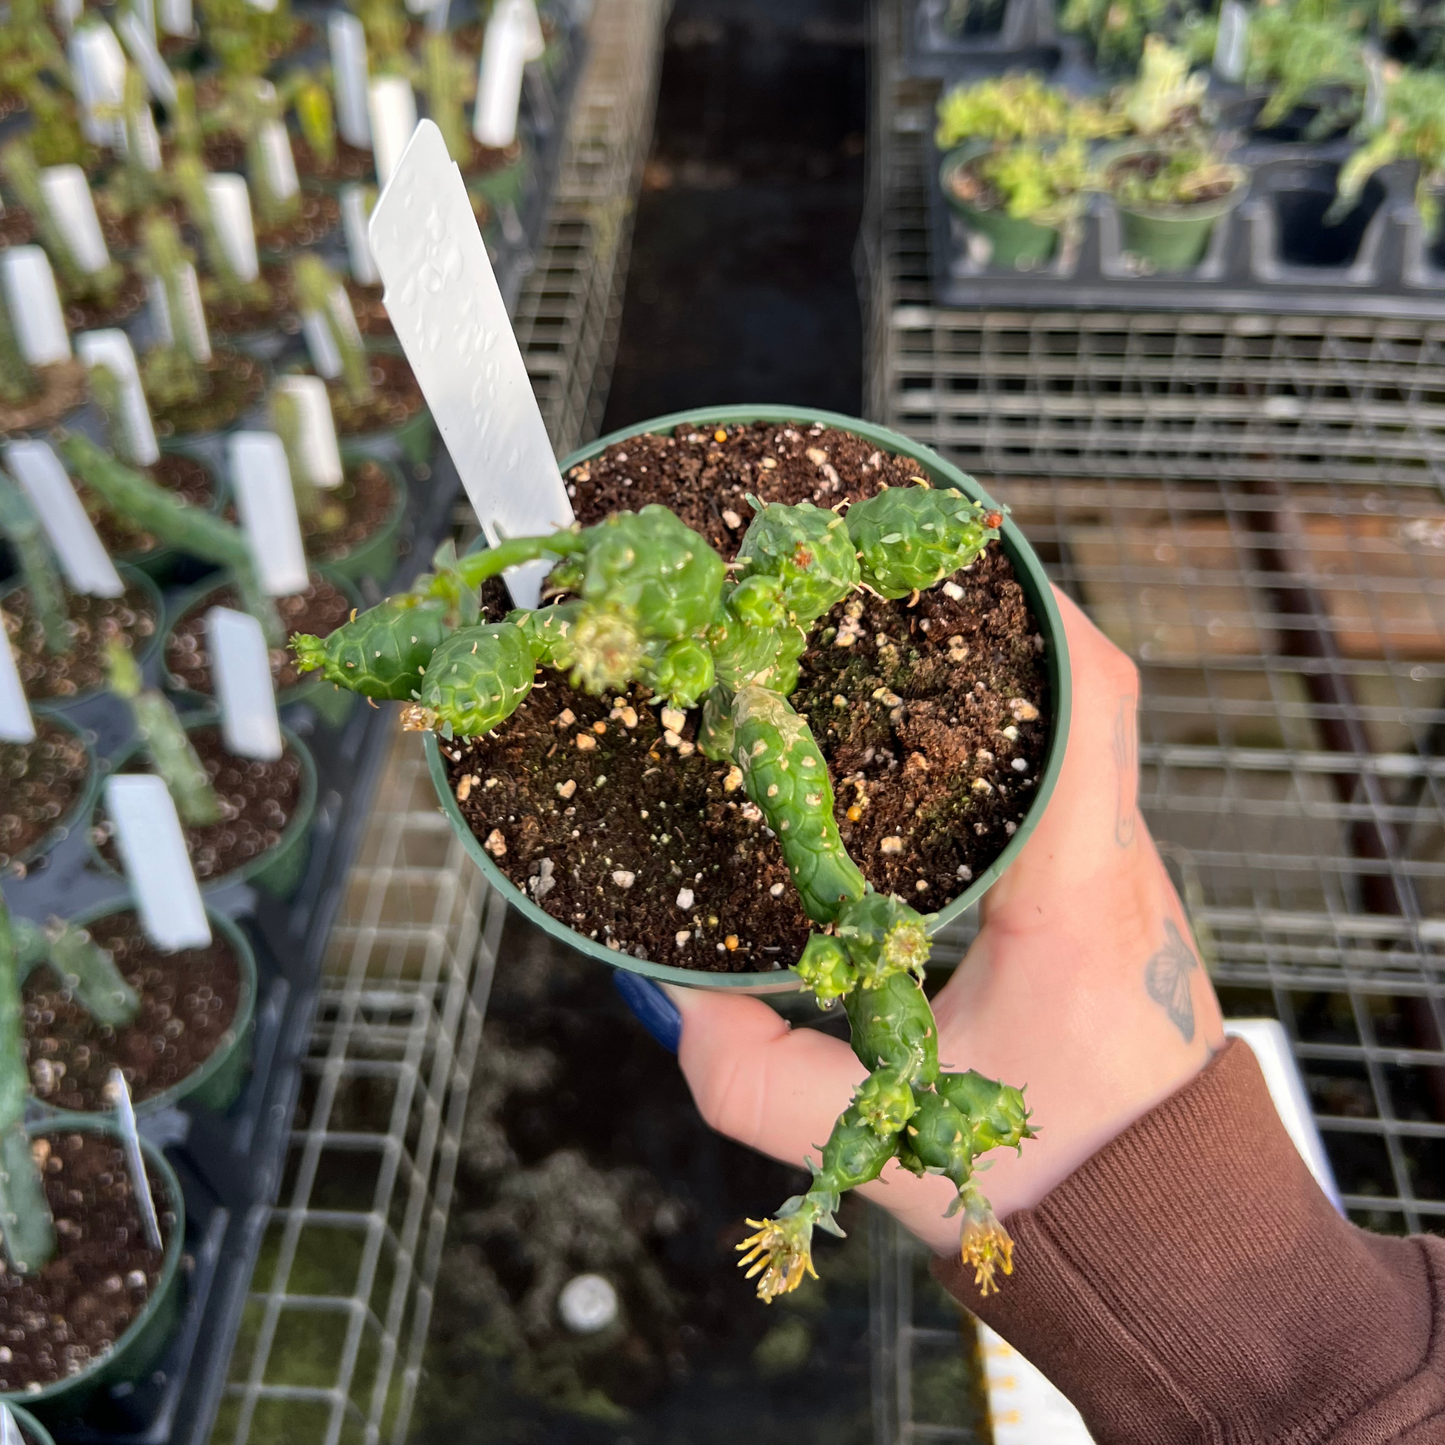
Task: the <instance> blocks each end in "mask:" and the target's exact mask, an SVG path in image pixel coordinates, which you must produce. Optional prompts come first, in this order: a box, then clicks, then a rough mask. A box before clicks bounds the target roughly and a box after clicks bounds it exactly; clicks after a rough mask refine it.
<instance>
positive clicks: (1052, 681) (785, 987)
mask: <svg viewBox="0 0 1445 1445" xmlns="http://www.w3.org/2000/svg"><path fill="white" fill-rule="evenodd" d="M750 422H770V423H783V422H792V423H794V424H795V425H798V426H800V427H808V426H812V425H813V424H814V423H821V424H822V425H823V426H828V427H836V428H837V429H838V430H840V431H846V432H849V433H851V434H852V435H853V436H857V437H862V438H863V439H864V440H866V441H870V442H872V443H873V444H874V445H875V446H876V447H877V448H878V449H879V450H880V451H888V452H894V453H897V454H899V455H902V456H906V457H910V458H912V459H913V460H914V461H915V462H917V463H918V465H919V467H920V469H921V470H922V473H923V475H925V476H926V477H927V478H928V479H929V480H930V481H931V482H932V483H933V484H934V485H935V486H940V487H957V488H958V489H959V491H961V492H963V493H964V495H965V496H969V497H974V498H977V499H978V500H980V501H983V502H986V503H988V504H989V505H990V506H996V505H997V504H996V503H995V502H994V501H993V499H992V498H991V497H990V496H989V495H988V493H987V492H985V491H984V489H983V488H982V487H981V486H980V485H979V484H978V483H977V482H976V481H975V480H974V479H973V478H972V477H970V476H968V475H967V474H966V473H964V472H961V471H959V470H958V468H957V467H955V466H953V465H952V464H951V463H949V462H946V461H944V459H943V458H942V457H940V456H939V455H938V454H937V453H936V452H932V451H930V450H929V449H928V448H927V447H923V446H919V444H918V443H917V442H914V441H910V440H909V439H908V438H907V437H905V436H901V435H899V433H898V432H895V431H890V430H889V429H888V428H887V427H882V426H875V425H874V424H873V423H871V422H865V421H859V420H857V419H856V418H854V417H849V416H841V415H839V414H838V413H837V412H831V411H817V410H815V409H813V408H811V407H802V406H714V407H700V408H699V409H697V410H696V411H685V412H673V413H671V414H670V415H668V416H661V417H655V418H653V419H652V420H651V421H645V422H639V423H638V424H637V425H636V426H631V427H627V428H625V429H624V430H622V431H616V432H613V433H612V434H611V435H610V436H605V437H601V438H599V439H598V440H597V441H595V442H593V443H592V444H591V445H590V446H587V447H583V448H582V449H581V450H580V451H576V452H573V453H572V455H571V456H570V457H567V458H566V459H565V460H564V461H563V462H562V464H561V468H562V472H563V475H564V476H565V475H566V473H567V472H568V471H569V470H570V469H571V468H572V467H575V466H577V465H579V464H580V463H582V462H585V461H589V460H591V458H593V457H595V456H596V455H597V454H598V453H599V452H601V451H603V450H605V449H606V448H607V447H610V446H612V445H614V444H615V443H617V442H621V441H626V440H627V439H628V438H629V437H634V436H638V435H640V434H642V433H644V432H662V433H671V432H672V431H673V430H674V429H675V428H678V427H685V428H687V429H688V430H693V429H694V428H696V429H697V430H700V431H706V430H708V429H709V428H711V427H717V426H734V425H743V424H746V423H750ZM1002 545H1003V549H1004V552H1005V554H1006V555H1007V557H1008V559H1009V561H1010V562H1011V563H1012V564H1013V567H1014V571H1015V573H1016V574H1017V576H1018V581H1019V585H1020V586H1021V587H1022V588H1023V590H1024V595H1025V596H1026V597H1027V598H1028V602H1029V606H1030V607H1031V608H1032V609H1033V613H1034V616H1035V618H1036V619H1037V620H1038V623H1039V628H1040V630H1041V632H1042V635H1043V637H1044V641H1045V644H1046V648H1045V654H1044V655H1045V657H1046V659H1047V661H1048V673H1049V695H1050V698H1051V700H1052V703H1053V717H1052V722H1051V726H1050V734H1049V745H1048V753H1047V755H1046V757H1045V759H1044V766H1043V768H1042V770H1041V772H1040V774H1039V782H1038V788H1037V790H1036V792H1035V794H1034V800H1033V803H1032V805H1031V806H1030V808H1029V812H1028V816H1027V817H1026V818H1025V819H1024V821H1023V822H1022V823H1020V824H1019V829H1018V832H1017V833H1015V834H1014V835H1013V837H1012V838H1010V839H1009V841H1008V845H1007V846H1006V847H1005V848H1004V849H1003V851H1002V852H1001V853H1000V854H999V855H998V857H997V858H995V859H994V861H993V863H992V864H990V865H989V867H988V868H987V869H985V870H984V872H982V873H981V874H979V876H978V877H977V878H975V879H974V880H973V882H972V883H971V884H970V885H969V886H968V888H967V889H965V891H964V892H962V893H960V894H959V896H958V897H957V898H955V899H954V900H953V901H952V902H951V903H948V904H947V905H945V906H944V907H943V908H941V909H939V911H938V912H937V913H936V914H934V915H933V917H932V921H931V922H930V923H929V932H930V933H932V934H934V935H935V936H936V935H937V934H938V933H940V932H941V931H942V930H943V929H945V928H947V927H948V926H949V925H950V924H951V923H952V922H953V921H954V920H955V919H957V918H958V917H959V916H960V915H961V914H963V913H964V912H966V911H967V910H968V909H970V908H972V907H973V905H974V904H975V903H977V902H978V900H979V899H980V898H982V897H983V895H984V894H985V893H987V892H988V890H989V889H990V888H991V887H992V886H993V885H994V883H996V882H997V881H998V879H999V878H1000V877H1001V876H1002V875H1003V873H1004V871H1005V869H1007V868H1008V866H1009V864H1011V863H1012V862H1013V861H1014V859H1015V858H1017V857H1018V855H1019V853H1020V852H1022V851H1023V847H1024V844H1025V843H1027V842H1028V840H1029V838H1030V837H1031V836H1032V834H1033V831H1034V829H1035V828H1036V827H1037V826H1038V821H1039V819H1040V818H1041V817H1042V816H1043V813H1044V808H1045V806H1046V805H1047V803H1048V800H1049V797H1050V795H1051V794H1052V793H1053V790H1054V784H1055V783H1056V782H1057V781H1058V777H1059V771H1060V769H1061V768H1062V767H1063V764H1064V745H1065V743H1066V741H1067V739H1068V735H1069V718H1070V715H1071V712H1072V708H1073V682H1072V678H1071V674H1070V670H1069V652H1068V643H1067V642H1066V641H1065V638H1064V624H1063V619H1062V617H1060V615H1059V608H1058V604H1057V602H1055V600H1054V593H1053V588H1052V587H1051V585H1050V583H1049V579H1048V576H1047V575H1046V574H1045V572H1044V568H1043V564H1042V563H1041V562H1040V561H1039V559H1038V557H1037V556H1036V555H1035V553H1034V550H1033V548H1032V547H1030V546H1029V544H1028V542H1027V541H1026V540H1025V538H1024V535H1023V533H1022V532H1021V531H1020V530H1019V529H1018V527H1017V526H1016V525H1015V524H1014V523H1013V522H1012V521H1010V520H1008V518H1007V517H1005V519H1004V524H1003V528H1002ZM424 742H425V747H426V756H427V767H428V768H429V770H430V772H431V779H432V785H433V786H434V787H435V788H436V793H437V798H438V800H439V801H440V803H441V807H442V812H444V813H445V814H446V816H447V820H448V821H449V822H450V823H451V826H452V831H453V832H454V833H455V834H456V835H457V838H458V839H459V840H460V842H461V844H462V847H463V848H465V849H466V851H467V853H468V855H469V856H470V857H471V858H472V860H473V861H474V862H475V863H476V865H477V867H479V868H480V869H481V870H482V872H483V874H485V875H486V879H487V882H488V883H490V884H491V885H492V887H493V888H495V889H496V890H497V891H498V892H499V893H500V894H501V895H502V896H503V897H504V898H505V899H506V900H507V902H508V903H510V904H511V905H512V907H513V908H515V909H517V910H518V912H520V913H522V914H523V915H524V916H525V917H526V918H528V919H529V920H530V921H531V922H532V923H535V924H536V925H537V927H538V928H540V929H542V931H543V932H544V933H547V934H549V935H550V936H551V937H552V938H555V939H556V940H557V941H558V942H560V943H564V944H567V945H568V946H569V947H571V948H575V949H576V950H577V951H578V952H579V953H584V954H586V955H587V956H588V957H590V958H595V959H597V960H598V961H599V962H601V963H606V964H610V965H611V966H612V967H613V968H621V969H624V970H626V971H627V972H628V973H640V974H643V975H645V976H646V977H648V978H654V979H658V980H661V981H662V982H665V983H675V984H682V985H684V986H686V987H689V988H704V989H725V990H732V991H733V992H738V993H754V994H763V993H788V992H792V991H794V990H797V989H799V988H801V987H802V981H801V980H800V979H799V978H798V975H797V974H796V972H794V970H792V969H786V970H773V971H771V972H768V973H703V972H700V971H698V970H695V969H688V968H673V967H671V966H669V965H668V964H665V963H654V962H652V961H651V960H649V959H644V958H634V957H632V956H631V955H629V954H624V953H621V952H614V951H613V950H612V949H610V948H607V947H606V946H605V945H604V944H601V943H599V942H598V941H597V940H596V939H593V938H588V937H587V936H586V935H585V934H582V933H578V932H576V931H575V930H573V929H571V928H569V927H567V925H566V924H565V923H562V922H560V921H559V920H558V919H556V918H553V917H552V915H551V914H550V913H547V912H546V911H545V910H543V909H542V908H540V907H538V905H537V904H536V903H534V902H533V901H532V899H530V898H528V897H527V895H526V894H525V893H523V892H522V890H521V889H519V888H518V887H517V886H516V885H515V884H514V883H513V882H512V880H511V879H510V878H508V877H507V876H506V874H505V873H503V872H502V870H501V869H500V868H498V867H497V865H496V863H494V862H493V861H492V858H491V856H490V855H489V854H488V853H487V852H486V851H485V850H484V849H483V847H482V844H481V839H479V838H478V837H477V836H476V834H475V833H473V832H472V830H471V828H470V827H469V826H468V825H467V821H466V819H465V818H463V817H462V813H461V809H460V808H458V807H457V800H456V798H455V797H454V796H453V795H452V791H451V788H450V787H449V786H448V783H447V776H446V769H445V767H444V765H443V762H442V756H441V749H440V748H439V746H438V744H437V736H436V734H435V733H434V732H428V733H426V734H424Z"/></svg>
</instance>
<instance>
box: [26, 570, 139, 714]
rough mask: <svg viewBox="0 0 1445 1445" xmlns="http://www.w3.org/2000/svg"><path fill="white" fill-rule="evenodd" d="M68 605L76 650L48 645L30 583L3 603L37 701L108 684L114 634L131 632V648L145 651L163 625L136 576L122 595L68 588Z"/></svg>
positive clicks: (28, 690)
mask: <svg viewBox="0 0 1445 1445" xmlns="http://www.w3.org/2000/svg"><path fill="white" fill-rule="evenodd" d="M65 605H66V614H67V617H68V618H69V631H70V639H71V646H70V651H69V652H61V653H52V652H48V651H47V650H46V647H45V629H44V628H43V627H42V626H41V624H40V620H39V618H37V617H36V616H35V615H34V613H33V611H32V609H31V602H30V593H29V591H28V590H27V589H26V588H24V587H19V588H16V590H15V591H14V592H11V593H10V594H9V595H8V596H7V597H6V598H5V599H4V601H3V603H0V607H3V609H4V617H5V631H6V633H7V634H8V635H9V638H10V646H11V648H12V649H13V650H14V652H15V665H16V668H17V669H18V671H19V673H20V681H21V684H22V685H23V686H24V688H25V695H26V696H27V697H28V698H30V699H31V701H32V702H38V701H41V700H43V699H49V698H59V699H63V698H70V697H75V696H77V695H78V694H80V693H83V692H92V691H94V690H95V689H96V688H98V687H104V686H105V685H106V678H107V672H106V661H105V648H106V644H107V643H108V642H110V641H111V640H112V639H113V638H125V639H126V641H127V643H128V644H129V646H130V648H131V650H132V651H133V652H139V651H141V650H143V648H144V646H145V644H146V642H147V641H148V640H149V639H150V638H152V637H154V636H155V633H156V628H157V627H158V626H159V625H160V619H159V618H158V617H157V616H156V612H155V607H154V604H153V603H152V602H151V599H150V596H149V595H148V594H147V593H146V592H145V591H143V590H142V589H141V587H140V586H138V585H137V584H136V583H134V582H132V583H130V584H129V585H127V587H126V589H125V592H124V593H123V594H122V595H121V596H119V597H88V596H86V595H85V594H84V593H78V592H67V593H66V596H65Z"/></svg>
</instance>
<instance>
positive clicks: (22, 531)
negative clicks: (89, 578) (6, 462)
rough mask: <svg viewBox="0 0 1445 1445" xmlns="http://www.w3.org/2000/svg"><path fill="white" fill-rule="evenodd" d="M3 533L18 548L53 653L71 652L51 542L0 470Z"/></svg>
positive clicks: (27, 503) (23, 573)
mask: <svg viewBox="0 0 1445 1445" xmlns="http://www.w3.org/2000/svg"><path fill="white" fill-rule="evenodd" d="M0 536H3V537H4V538H5V540H6V541H8V542H9V543H10V545H11V547H13V548H14V549H15V556H16V560H17V561H18V562H19V563H20V575H21V576H22V577H23V578H24V579H25V590H26V591H27V592H29V593H30V606H31V607H32V609H34V612H35V615H36V617H38V618H39V619H40V626H41V629H42V630H43V632H44V634H45V646H46V648H47V650H49V651H50V652H52V653H56V654H60V653H63V652H69V651H70V626H69V620H68V617H67V614H66V606H65V584H64V583H63V582H62V581H61V580H60V572H59V570H58V569H57V567H56V565H55V558H54V556H53V555H52V554H51V551H50V542H49V540H48V538H47V537H46V535H45V531H44V529H43V528H42V527H41V525H40V519H39V518H38V517H37V516H36V515H35V510H34V508H32V507H31V505H30V499H29V498H28V497H27V496H26V495H25V493H24V492H22V491H21V490H20V488H19V487H17V486H16V485H15V483H14V482H12V481H11V480H10V478H9V477H8V476H6V475H5V473H4V472H0Z"/></svg>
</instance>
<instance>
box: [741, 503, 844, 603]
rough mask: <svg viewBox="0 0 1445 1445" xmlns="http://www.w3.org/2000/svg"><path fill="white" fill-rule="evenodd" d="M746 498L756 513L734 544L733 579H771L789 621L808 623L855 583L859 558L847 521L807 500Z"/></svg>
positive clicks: (838, 599)
mask: <svg viewBox="0 0 1445 1445" xmlns="http://www.w3.org/2000/svg"><path fill="white" fill-rule="evenodd" d="M748 500H749V501H750V502H751V503H752V504H753V506H754V507H755V508H756V509H757V516H756V517H754V518H753V522H752V525H751V526H750V527H749V528H748V530H747V533H746V535H745V536H744V537H743V544H742V546H741V547H739V548H738V556H737V560H738V562H739V563H741V564H742V565H741V568H740V570H739V572H738V578H739V580H740V581H744V582H745V581H747V580H748V579H749V578H750V577H755V576H765V577H772V578H775V579H776V580H777V581H778V582H779V583H780V584H781V592H780V594H779V598H778V600H779V601H780V602H781V603H782V607H783V611H784V613H785V614H786V616H787V618H788V620H789V621H790V622H792V623H793V624H794V625H795V626H797V627H808V626H810V625H811V624H812V623H814V622H816V621H817V620H818V618H820V617H821V616H822V615H823V614H824V613H825V612H827V611H828V610H829V609H830V608H831V607H832V606H833V605H834V604H835V603H838V602H841V601H842V600H843V598H845V597H846V596H847V595H848V594H849V593H850V592H851V591H852V590H853V588H855V587H856V586H857V585H858V558H857V555H856V552H855V550H854V547H853V541H852V538H851V537H850V536H849V535H848V524H847V523H846V522H845V521H844V519H843V518H842V517H840V516H839V515H838V514H837V513H836V512H824V511H820V510H819V509H818V508H817V507H815V506H814V505H813V504H812V503H811V502H802V503H800V504H799V505H798V506H796V507H786V506H781V505H778V504H776V503H774V504H771V505H766V504H764V503H761V502H759V501H757V499H756V498H753V497H749V498H748Z"/></svg>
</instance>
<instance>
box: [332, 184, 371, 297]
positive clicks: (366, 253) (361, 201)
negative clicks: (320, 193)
mask: <svg viewBox="0 0 1445 1445" xmlns="http://www.w3.org/2000/svg"><path fill="white" fill-rule="evenodd" d="M339 199H340V202H341V224H342V226H343V227H344V228H345V230H346V255H347V259H348V260H349V261H350V262H351V279H352V280H353V281H355V282H356V284H357V285H358V286H376V285H378V284H379V283H380V281H381V272H380V271H378V270H377V269H376V262H375V260H373V259H372V255H371V241H370V239H369V238H368V236H367V234H366V223H367V222H368V221H369V220H370V219H371V214H370V211H369V210H368V208H367V204H366V187H365V186H361V185H350V186H342V188H341V195H340V197H339Z"/></svg>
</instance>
